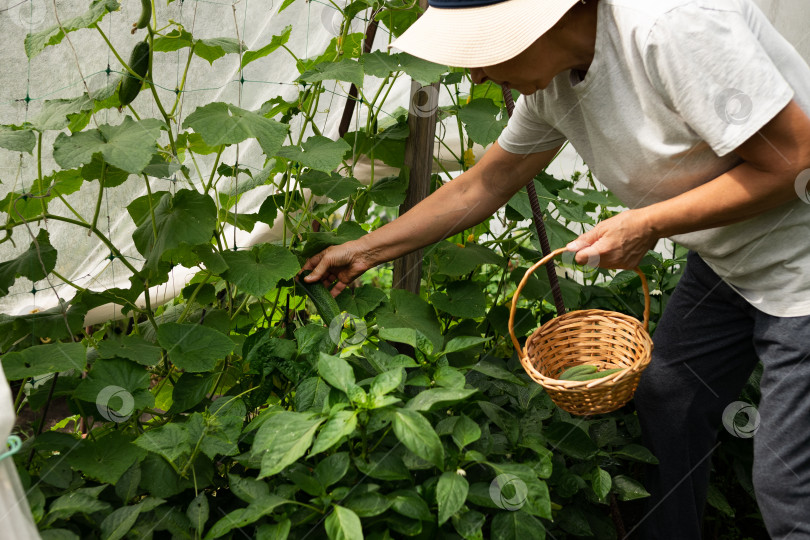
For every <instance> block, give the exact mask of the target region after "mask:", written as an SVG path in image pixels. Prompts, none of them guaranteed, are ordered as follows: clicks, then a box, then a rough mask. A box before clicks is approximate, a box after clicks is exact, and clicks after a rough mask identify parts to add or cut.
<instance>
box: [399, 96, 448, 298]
mask: <svg viewBox="0 0 810 540" xmlns="http://www.w3.org/2000/svg"><path fill="white" fill-rule="evenodd" d="M438 109H439V83H433V84H431V85H428V86H422V85H421V84H419V83H418V82H416V81H411V100H410V105H409V109H408V128H409V130H410V133H409V135H408V140H407V142H406V143H405V167H406V168H407V172H408V192H407V195H406V197H405V202H403V203H402V204H401V205H400V207H399V215H400V216H401V215H402V214H404V213H405V212H407V211H408V210H410V209H411V208H413V207H414V206H416V205H417V204H418V203H419V201H421V200H422V199H424V198H425V197H427V196H428V195H429V194H430V175H431V172H432V171H433V141H434V139H435V137H436V118H437V112H438ZM422 256H423V249H421V248H420V249H417V250H416V251H412V252H411V253H408V254H407V255H404V256H402V257H400V258H399V259H396V260H395V261H394V280H393V286H394V287H395V288H397V289H405V290H406V291H410V292H412V293H414V294H419V285H420V283H421V281H422Z"/></svg>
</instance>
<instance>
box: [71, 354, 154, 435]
mask: <svg viewBox="0 0 810 540" xmlns="http://www.w3.org/2000/svg"><path fill="white" fill-rule="evenodd" d="M73 397H74V398H76V399H81V400H83V401H87V402H89V403H96V406H97V407H98V408H99V410H100V412H101V413H102V415H104V414H107V416H109V417H110V419H112V420H120V419H122V418H123V417H128V416H129V415H130V414H132V412H133V411H135V410H138V409H142V408H144V407H151V406H152V405H154V403H155V397H154V396H153V395H152V394H151V393H150V392H149V373H148V372H147V371H146V368H144V367H143V366H139V365H137V364H134V363H133V362H130V361H129V360H122V359H119V358H111V359H98V360H96V361H95V362H94V363H93V367H92V368H91V369H90V372H89V373H88V374H87V378H86V379H83V380H82V382H81V383H80V384H79V386H78V387H77V388H76V390H75V392H74V393H73Z"/></svg>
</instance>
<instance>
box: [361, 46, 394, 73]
mask: <svg viewBox="0 0 810 540" xmlns="http://www.w3.org/2000/svg"><path fill="white" fill-rule="evenodd" d="M360 63H361V64H362V65H363V71H365V73H366V75H371V76H373V77H377V78H380V79H384V78H385V77H387V76H388V75H389V74H391V73H395V72H397V71H399V70H400V68H399V55H398V54H388V53H386V52H385V51H372V52H370V53H368V54H364V55H363V56H361V57H360Z"/></svg>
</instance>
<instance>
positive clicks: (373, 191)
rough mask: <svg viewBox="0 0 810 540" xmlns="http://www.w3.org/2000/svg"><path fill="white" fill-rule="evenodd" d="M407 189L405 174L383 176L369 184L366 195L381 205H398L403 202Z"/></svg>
mask: <svg viewBox="0 0 810 540" xmlns="http://www.w3.org/2000/svg"><path fill="white" fill-rule="evenodd" d="M407 191H408V177H407V176H405V175H401V176H385V177H383V178H380V179H379V180H376V181H375V182H374V183H373V184H372V185H371V187H370V188H369V190H368V196H369V197H370V198H371V200H372V201H374V202H375V203H377V204H379V205H381V206H399V205H400V204H402V203H403V202H405V194H406V192H407Z"/></svg>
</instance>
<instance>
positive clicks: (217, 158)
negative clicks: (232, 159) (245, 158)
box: [203, 146, 225, 195]
mask: <svg viewBox="0 0 810 540" xmlns="http://www.w3.org/2000/svg"><path fill="white" fill-rule="evenodd" d="M223 150H225V146H220V147H219V152H217V157H216V159H214V166H213V167H211V177H210V178H209V179H208V185H207V186H205V191H204V192H203V193H204V194H205V195H208V190H210V189H211V186H212V185H213V184H214V175H216V173H217V165H219V158H220V157H221V156H222V151H223Z"/></svg>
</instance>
